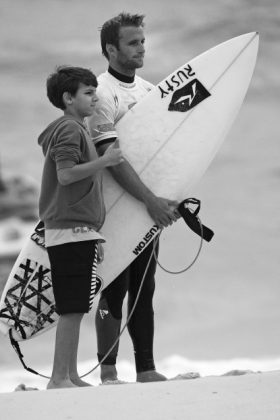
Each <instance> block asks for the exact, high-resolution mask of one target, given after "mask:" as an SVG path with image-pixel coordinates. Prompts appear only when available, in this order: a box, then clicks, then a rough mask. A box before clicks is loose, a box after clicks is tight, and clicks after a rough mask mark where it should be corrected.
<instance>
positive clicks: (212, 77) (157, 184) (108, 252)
mask: <svg viewBox="0 0 280 420" xmlns="http://www.w3.org/2000/svg"><path fill="white" fill-rule="evenodd" d="M258 38H259V37H258V34H257V33H248V34H245V35H242V36H239V37H236V38H233V39H231V40H229V41H227V42H225V43H223V44H220V45H218V46H216V47H215V48H212V49H210V50H208V51H206V52H205V53H204V54H201V55H199V56H198V57H196V58H195V59H193V60H191V61H190V62H188V63H186V64H184V65H183V66H182V67H180V68H179V69H177V70H176V71H174V73H172V74H171V75H169V76H168V77H167V78H166V79H164V80H163V81H162V82H161V83H159V84H158V85H157V86H156V87H155V88H154V89H153V90H152V91H151V92H150V93H149V94H148V95H147V96H146V97H145V98H144V99H143V100H142V101H141V102H139V103H138V104H137V105H135V106H134V107H133V108H132V109H131V110H130V111H128V112H127V114H126V115H125V116H124V117H123V118H122V119H121V120H120V121H119V123H118V124H117V131H118V135H119V138H120V147H121V149H122V150H123V154H124V156H125V157H126V158H127V160H128V161H129V162H130V163H131V165H132V166H133V168H134V169H135V170H136V172H137V173H138V174H139V176H140V178H141V180H142V181H143V182H144V183H145V184H146V185H147V186H148V187H149V188H150V189H151V190H152V191H153V192H154V193H155V194H156V195H158V196H162V197H166V198H170V199H174V200H177V201H179V202H180V201H182V200H184V199H185V198H187V197H188V195H189V194H190V191H191V189H192V188H193V187H194V185H195V184H196V183H197V182H198V180H199V179H200V178H201V177H202V175H203V173H204V172H205V170H206V169H207V167H208V166H209V164H210V162H211V161H212V159H213V157H214V156H215V154H216V153H217V151H218V149H219V147H220V146H221V144H222V142H223V140H224V138H225V137H226V134H227V133H228V131H229V129H230V127H231V125H232V123H233V121H234V119H235V117H236V115H237V113H238V111H239V109H240V107H241V105H242V102H243V99H244V96H245V94H246V91H247V89H248V86H249V83H250V80H251V77H252V74H253V70H254V67H255V62H256V57H257V50H258ZM104 195H105V203H106V208H107V217H106V221H105V224H104V226H103V228H102V233H103V235H104V236H105V237H106V240H107V242H106V244H105V245H104V248H105V260H104V262H103V263H102V265H100V266H99V269H98V277H99V278H98V279H97V281H96V284H95V293H96V295H97V294H98V293H99V292H100V291H101V290H102V289H103V288H104V287H106V286H107V285H108V284H109V283H110V282H112V281H113V280H114V278H115V277H116V276H117V275H118V274H120V273H121V272H122V271H123V270H124V269H125V268H126V267H127V266H128V265H129V264H130V263H131V262H132V261H133V259H134V258H136V257H137V255H139V253H140V252H141V251H143V249H144V248H145V247H146V246H147V245H148V244H149V243H150V241H151V240H152V239H153V238H154V237H155V236H156V235H157V234H158V228H157V226H155V225H154V222H153V220H152V219H151V217H150V216H149V214H148V213H147V211H146V208H145V206H144V205H143V204H142V203H140V202H139V201H138V200H136V199H134V198H133V197H132V196H131V195H130V194H128V193H126V192H125V191H123V190H122V189H121V187H120V186H119V185H118V184H117V183H116V182H115V181H114V180H113V179H112V177H111V176H110V174H109V172H106V173H105V176H104ZM42 245H43V237H42V236H40V229H39V230H38V231H37V232H35V233H33V235H32V239H30V238H28V239H27V242H26V245H25V246H24V248H23V249H22V251H21V253H20V255H19V257H18V259H17V261H16V263H15V266H14V267H13V269H12V272H11V274H10V276H9V279H8V281H7V284H6V287H5V289H4V292H3V294H2V298H1V302H0V330H1V331H2V332H3V333H4V334H5V333H7V332H8V331H9V330H10V329H11V331H12V335H13V337H14V338H15V339H16V340H22V339H26V338H30V337H32V336H34V335H37V334H38V333H40V332H42V331H45V330H46V329H48V328H50V327H52V326H53V325H55V323H56V321H57V318H58V316H57V314H56V312H55V307H54V300H53V294H52V285H51V274H50V266H49V261H48V257H47V253H46V251H45V249H44V248H43V246H42Z"/></svg>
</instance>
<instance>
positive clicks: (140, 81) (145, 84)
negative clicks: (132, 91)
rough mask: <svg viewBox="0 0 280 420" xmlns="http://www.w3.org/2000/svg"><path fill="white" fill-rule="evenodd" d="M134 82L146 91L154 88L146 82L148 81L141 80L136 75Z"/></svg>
mask: <svg viewBox="0 0 280 420" xmlns="http://www.w3.org/2000/svg"><path fill="white" fill-rule="evenodd" d="M135 81H136V83H137V84H138V85H140V86H142V87H144V88H145V89H146V90H148V91H150V90H152V89H153V88H154V85H153V84H152V83H151V82H148V80H146V79H143V78H142V77H141V76H138V75H136V76H135Z"/></svg>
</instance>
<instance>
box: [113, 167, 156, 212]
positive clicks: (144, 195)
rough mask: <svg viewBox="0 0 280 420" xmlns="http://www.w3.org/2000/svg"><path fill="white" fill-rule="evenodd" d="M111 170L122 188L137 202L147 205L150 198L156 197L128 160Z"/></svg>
mask: <svg viewBox="0 0 280 420" xmlns="http://www.w3.org/2000/svg"><path fill="white" fill-rule="evenodd" d="M109 170H110V172H111V174H112V176H113V177H114V179H115V180H116V181H117V182H118V183H119V184H120V186H121V187H122V188H123V189H125V190H126V191H127V192H129V193H130V194H131V195H132V196H133V197H134V198H136V199H137V200H139V201H142V202H143V203H145V204H146V203H147V201H148V200H149V198H152V197H154V194H153V193H152V191H151V190H149V188H148V187H146V185H145V184H144V183H143V182H142V181H141V179H140V178H139V175H138V174H137V173H136V172H135V170H134V169H133V168H132V166H131V165H130V163H129V162H128V161H127V160H124V162H122V163H120V164H119V165H117V166H114V167H111V168H109Z"/></svg>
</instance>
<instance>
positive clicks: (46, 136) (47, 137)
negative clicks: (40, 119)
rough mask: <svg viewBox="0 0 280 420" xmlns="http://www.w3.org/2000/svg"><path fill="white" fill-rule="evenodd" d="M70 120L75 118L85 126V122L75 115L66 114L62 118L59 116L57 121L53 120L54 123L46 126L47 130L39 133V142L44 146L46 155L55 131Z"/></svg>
mask: <svg viewBox="0 0 280 420" xmlns="http://www.w3.org/2000/svg"><path fill="white" fill-rule="evenodd" d="M69 120H74V121H76V122H77V123H78V124H80V125H81V127H82V128H85V127H84V126H83V124H82V123H81V122H80V121H79V120H78V119H77V118H75V117H71V116H65V115H63V116H62V117H60V118H57V119H56V120H55V121H53V122H52V123H50V124H49V125H48V126H47V128H45V130H44V131H43V132H42V133H41V134H40V135H39V137H38V144H39V146H41V147H42V149H43V153H44V156H46V154H47V150H48V147H49V144H50V142H51V140H52V138H53V136H54V134H55V131H56V130H57V128H58V127H59V126H60V125H62V124H63V123H64V122H65V121H69Z"/></svg>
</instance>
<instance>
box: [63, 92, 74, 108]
mask: <svg viewBox="0 0 280 420" xmlns="http://www.w3.org/2000/svg"><path fill="white" fill-rule="evenodd" d="M62 100H63V102H64V104H65V106H67V105H71V104H72V102H73V99H72V95H71V93H69V92H64V93H63V95H62Z"/></svg>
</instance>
